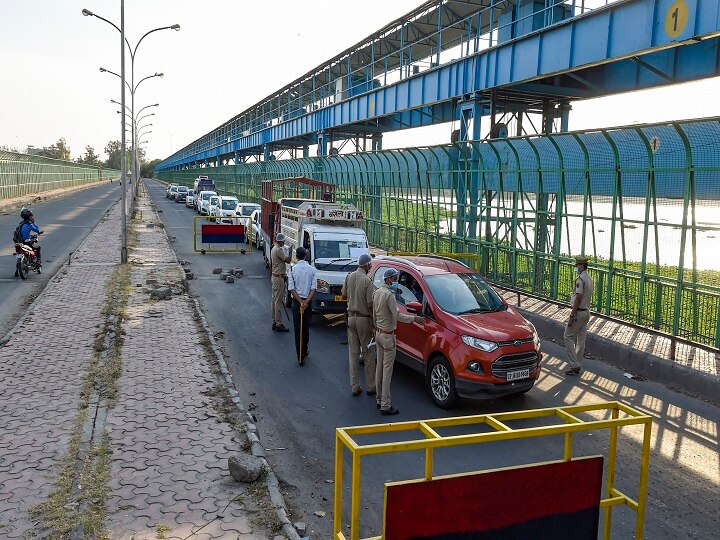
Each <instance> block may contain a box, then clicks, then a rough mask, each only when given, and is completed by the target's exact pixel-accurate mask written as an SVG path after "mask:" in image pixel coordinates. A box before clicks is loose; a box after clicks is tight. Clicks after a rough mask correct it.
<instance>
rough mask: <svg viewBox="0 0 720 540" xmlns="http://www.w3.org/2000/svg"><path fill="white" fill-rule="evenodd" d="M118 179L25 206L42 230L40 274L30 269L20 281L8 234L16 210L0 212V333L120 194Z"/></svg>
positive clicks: (17, 215) (16, 219) (14, 223)
mask: <svg viewBox="0 0 720 540" xmlns="http://www.w3.org/2000/svg"><path fill="white" fill-rule="evenodd" d="M119 186H120V184H119V183H118V182H114V183H112V184H111V183H109V182H103V183H102V184H100V185H98V186H96V187H92V188H88V189H84V190H80V191H76V192H75V193H69V194H67V195H62V196H58V197H53V198H52V199H50V200H46V201H41V202H38V203H37V204H32V205H29V208H30V209H31V210H32V211H33V213H34V214H35V222H36V223H37V224H38V226H39V227H40V228H41V229H43V230H44V231H45V232H44V233H43V235H42V236H41V237H40V245H41V246H42V255H43V273H42V274H40V275H38V274H37V273H35V272H30V275H29V276H28V279H27V280H25V281H22V280H21V279H20V278H15V277H13V276H14V274H15V255H14V254H15V249H14V247H13V243H12V236H13V231H14V230H15V227H17V225H18V223H19V222H20V209H19V208H18V209H16V210H5V211H4V212H3V213H2V215H0V231H3V235H4V236H3V238H5V242H2V243H0V336H2V335H4V334H5V333H6V332H7V331H8V330H10V328H12V326H13V325H14V324H15V321H17V319H18V317H19V315H20V314H21V313H22V311H23V309H24V308H25V307H26V306H27V304H28V303H29V302H30V301H31V300H32V299H33V298H34V297H35V296H36V295H37V294H39V293H40V292H41V291H42V289H43V288H44V287H45V284H46V283H47V281H48V280H49V279H50V277H51V276H52V275H53V274H54V273H55V272H56V271H57V270H58V269H59V268H60V267H61V266H62V265H63V264H66V263H67V261H68V256H69V255H70V253H71V252H72V251H74V250H75V249H76V248H77V246H78V245H80V242H82V240H83V239H84V238H85V237H86V236H87V235H88V233H89V232H90V230H91V229H92V228H93V227H94V226H95V225H96V224H97V223H98V222H99V221H100V219H101V218H102V216H103V215H105V213H106V212H107V211H108V210H109V209H110V207H111V206H112V204H113V203H114V202H115V201H117V200H118V199H119V197H120V187H119Z"/></svg>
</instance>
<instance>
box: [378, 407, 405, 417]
mask: <svg viewBox="0 0 720 540" xmlns="http://www.w3.org/2000/svg"><path fill="white" fill-rule="evenodd" d="M399 413H400V410H399V409H396V408H395V407H390V408H389V409H380V414H382V415H383V416H390V415H393V414H399Z"/></svg>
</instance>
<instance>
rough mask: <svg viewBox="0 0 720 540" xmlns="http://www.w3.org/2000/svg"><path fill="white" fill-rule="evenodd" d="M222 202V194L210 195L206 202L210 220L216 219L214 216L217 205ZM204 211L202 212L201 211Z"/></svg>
mask: <svg viewBox="0 0 720 540" xmlns="http://www.w3.org/2000/svg"><path fill="white" fill-rule="evenodd" d="M219 204H220V195H210V197H209V198H208V200H207V202H206V203H205V208H206V209H207V211H206V212H205V213H206V214H207V215H208V216H210V221H215V218H214V217H212V216H214V215H215V213H216V212H217V207H218V205H219ZM201 213H202V212H201Z"/></svg>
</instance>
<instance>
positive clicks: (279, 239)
mask: <svg viewBox="0 0 720 540" xmlns="http://www.w3.org/2000/svg"><path fill="white" fill-rule="evenodd" d="M275 241H276V242H284V241H285V235H284V234H283V233H278V234H277V236H276V237H275Z"/></svg>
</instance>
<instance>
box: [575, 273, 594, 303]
mask: <svg viewBox="0 0 720 540" xmlns="http://www.w3.org/2000/svg"><path fill="white" fill-rule="evenodd" d="M593 288H594V285H593V280H592V278H591V277H590V275H589V274H588V273H587V272H583V273H582V274H580V275H579V276H578V277H577V279H576V280H575V288H574V289H573V295H572V299H571V300H570V305H571V306H572V305H574V304H575V295H577V294H582V298H581V299H580V304H579V305H578V309H590V301H591V300H592V294H593Z"/></svg>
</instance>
